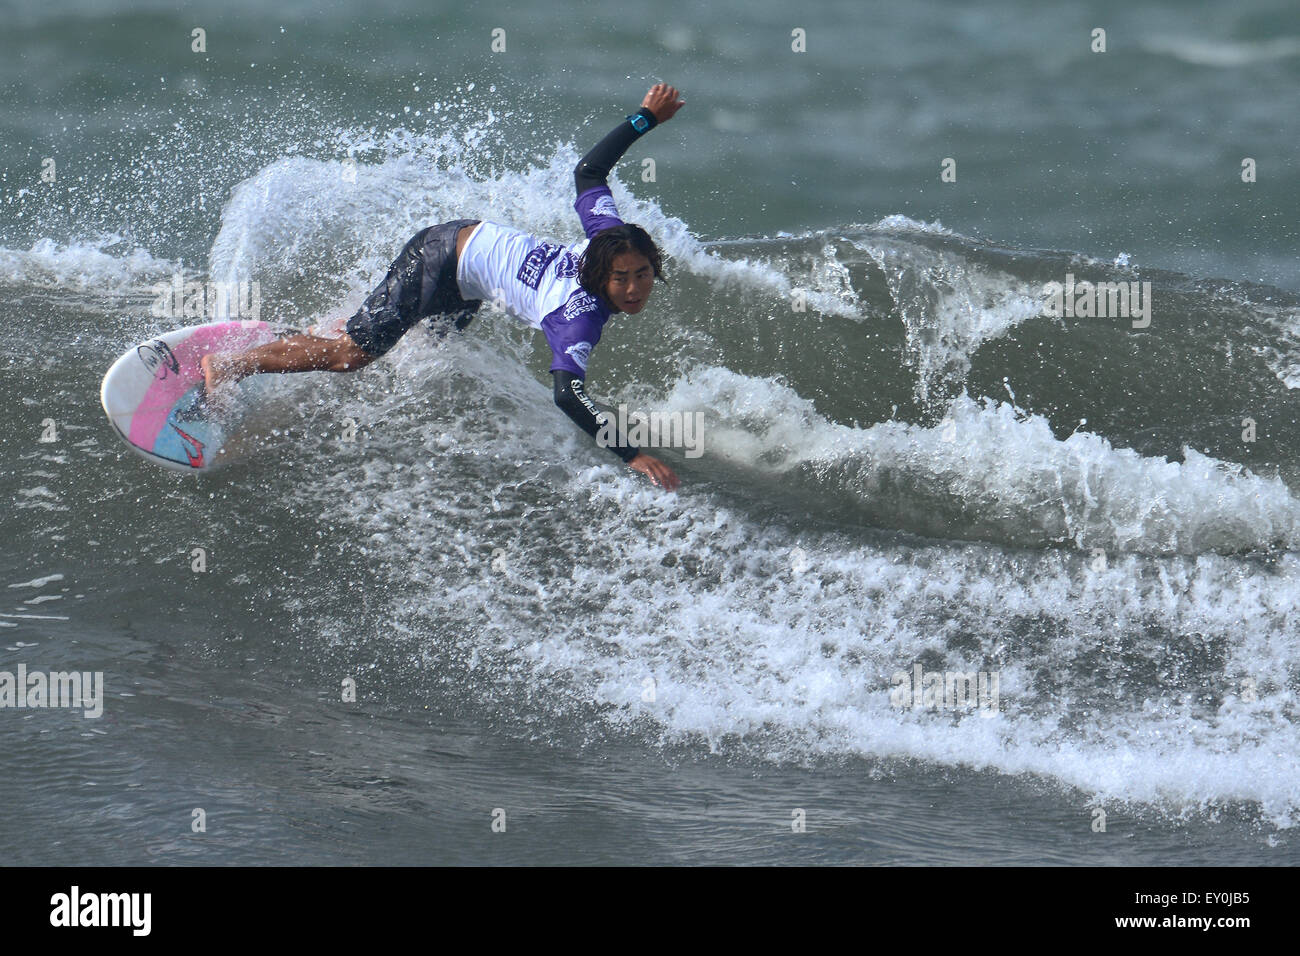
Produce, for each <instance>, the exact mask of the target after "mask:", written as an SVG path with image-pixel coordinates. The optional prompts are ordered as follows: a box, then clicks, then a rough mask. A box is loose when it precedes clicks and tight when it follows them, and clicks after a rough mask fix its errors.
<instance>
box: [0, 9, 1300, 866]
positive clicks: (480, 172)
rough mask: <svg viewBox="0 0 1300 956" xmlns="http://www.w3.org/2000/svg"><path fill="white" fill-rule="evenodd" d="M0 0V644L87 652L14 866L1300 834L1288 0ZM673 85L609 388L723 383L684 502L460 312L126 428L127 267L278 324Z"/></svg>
mask: <svg viewBox="0 0 1300 956" xmlns="http://www.w3.org/2000/svg"><path fill="white" fill-rule="evenodd" d="M0 10H2V11H3V12H2V13H0V16H2V17H3V23H4V29H3V30H0V80H2V81H3V87H4V90H5V97H4V99H5V108H4V110H3V111H0V323H3V328H4V330H5V334H4V335H3V336H0V408H3V410H4V416H3V417H4V421H3V424H0V502H3V508H4V512H3V524H2V526H0V539H2V540H3V545H2V547H0V604H2V605H3V607H2V608H0V671H3V670H8V671H14V670H16V668H17V667H18V665H19V664H25V665H26V666H27V667H28V668H29V669H44V670H65V669H75V670H80V671H102V672H103V673H104V680H105V687H106V698H105V703H104V714H103V716H102V717H100V718H99V719H88V718H85V717H83V716H82V715H81V714H80V712H76V711H60V710H34V709H22V710H20V709H13V708H9V709H0V806H2V807H3V809H0V856H2V857H3V859H4V861H5V862H6V863H28V864H38V863H69V862H75V863H85V864H127V863H145V864H151V863H156V864H172V863H184V864H190V863H203V864H262V863H270V864H279V863H312V864H323V863H349V864H351V863H360V864H372V863H386V864H391V863H399V864H421V863H520V864H541V863H626V864H637V863H746V864H770V863H811V862H828V863H885V864H888V863H908V864H917V863H920V864H968V865H992V864H1001V863H1029V864H1057V863H1069V864H1171V865H1184V864H1209V863H1215V864H1230V865H1231V864H1243V865H1254V864H1285V865H1295V864H1296V863H1297V862H1300V849H1298V848H1297V841H1296V839H1295V835H1294V826H1295V825H1296V824H1297V822H1300V713H1298V712H1297V696H1296V695H1297V690H1298V689H1300V672H1298V670H1297V654H1298V652H1300V499H1298V498H1297V492H1296V489H1297V488H1298V487H1300V484H1298V483H1300V450H1298V449H1300V393H1297V391H1296V389H1297V386H1300V277H1298V276H1297V270H1296V249H1297V228H1298V227H1297V222H1300V189H1297V188H1296V184H1297V173H1300V163H1297V159H1296V142H1297V131H1296V128H1295V122H1296V119H1295V110H1294V109H1293V108H1292V107H1293V105H1294V103H1295V102H1297V86H1300V15H1298V13H1297V10H1296V8H1295V6H1294V4H1292V3H1289V2H1284V0H1276V2H1270V0H1245V2H1239V3H1235V4H1231V5H1226V4H1212V3H1185V2H1177V3H1175V2H1168V3H1163V2H1151V0H1142V2H1140V3H1131V2H1123V3H1121V2H1113V0H1108V2H1099V3H1093V4H1089V5H1087V6H1086V7H1081V6H1074V5H1070V6H1066V5H1050V6H1045V5H1043V4H1039V3H1036V2H1030V0H990V2H986V3H981V4H978V5H966V4H956V3H951V4H949V3H916V4H892V3H888V4H887V3H851V2H831V3H817V4H810V5H805V6H803V7H801V8H799V9H797V10H795V9H792V8H791V7H790V6H789V5H788V4H783V3H774V2H766V0H764V2H752V0H747V2H743V3H742V2H732V3H709V4H705V5H699V4H691V3H684V2H666V3H660V4H654V5H646V4H635V5H634V4H630V3H622V2H620V3H611V4H603V5H596V4H576V3H574V4H561V3H548V4H542V5H534V4H530V5H525V4H522V3H513V2H512V3H506V4H496V5H492V4H478V5H465V4H449V3H443V4H438V3H429V2H427V0H421V2H414V0H375V2H372V3H368V4H364V5H361V4H338V3H317V2H312V3H306V2H293V0H290V2H284V3H279V4H276V5H275V6H274V8H273V9H272V8H268V7H266V6H265V5H263V4H260V3H256V2H251V0H237V2H228V3H223V4H221V5H216V4H194V5H190V6H189V7H187V8H185V9H179V10H178V9H176V8H175V7H174V6H173V5H171V4H166V3H147V2H146V3H141V2H132V3H129V4H128V3H113V2H108V0H82V2H62V0H54V2H49V3H44V4H40V5H33V4H6V5H4V6H3V7H0ZM1099 27H1100V28H1103V29H1104V30H1105V34H1106V51H1105V52H1104V53H1098V52H1093V51H1092V49H1091V47H1092V46H1093V43H1094V40H1093V31H1094V29H1096V28H1099ZM196 28H201V29H202V30H203V31H204V34H203V37H204V44H205V47H206V49H205V50H204V51H203V52H195V51H194V50H193V49H192V46H193V45H194V43H195V39H194V34H193V33H192V31H193V30H194V29H196ZM796 29H799V30H802V31H804V35H805V36H806V51H805V52H795V51H793V50H792V48H791V47H792V43H793V42H794V40H793V38H792V31H794V30H796ZM496 30H502V31H504V34H496V37H497V38H498V46H499V40H500V38H501V37H502V36H503V37H504V43H505V49H504V50H499V51H497V52H494V51H493V49H492V47H493V42H494V31H496ZM659 80H666V81H669V82H672V83H674V84H675V85H677V86H679V87H680V88H681V89H682V90H683V91H684V95H685V98H686V100H687V105H686V107H685V108H684V109H683V110H682V112H681V113H679V114H678V116H677V118H676V119H674V120H673V121H672V122H671V123H669V124H667V125H665V126H664V127H662V128H661V129H657V130H655V131H654V132H653V133H651V134H650V135H649V136H647V137H646V138H644V139H642V140H641V141H640V142H639V143H637V144H636V145H635V146H634V147H633V149H632V151H631V152H630V153H629V155H628V157H627V158H626V159H625V160H624V162H623V163H622V164H621V165H620V167H619V168H618V171H617V175H616V181H615V183H614V192H615V195H616V198H617V200H618V202H619V205H620V208H621V210H622V211H623V213H624V217H625V218H626V219H628V220H630V221H636V222H639V223H641V224H642V225H644V226H645V227H646V228H648V229H649V230H650V231H651V233H652V234H654V235H655V236H656V237H657V239H658V240H659V241H660V242H661V245H662V247H663V248H664V249H665V251H666V252H667V253H668V269H667V277H668V280H669V281H668V284H667V285H666V286H660V287H659V289H658V291H657V292H656V293H655V299H654V301H653V302H652V303H651V305H650V307H649V308H648V309H647V310H646V311H645V312H643V313H642V314H641V315H639V316H636V317H616V318H615V319H614V320H613V321H612V322H611V323H610V325H609V326H608V327H607V329H606V332H605V337H604V339H603V341H602V342H601V344H600V347H599V348H598V349H597V351H596V353H595V354H594V356H593V359H592V363H591V366H590V375H591V378H590V382H591V389H592V391H593V392H594V394H595V395H596V397H597V398H598V399H599V400H601V401H603V402H605V403H607V404H609V405H611V406H612V405H615V404H617V403H619V402H626V403H628V404H629V405H631V406H632V407H635V408H640V409H644V410H654V411H660V412H673V411H679V412H683V413H686V414H695V413H700V414H702V415H703V416H704V422H705V431H704V446H703V450H704V453H703V455H702V456H700V457H698V458H688V457H686V456H685V455H684V454H683V453H682V452H681V451H680V450H671V449H669V450H665V451H663V452H662V457H663V458H664V460H665V461H667V462H668V463H669V464H670V466H671V467H673V468H674V469H675V470H677V472H678V473H679V474H680V476H681V477H682V479H683V485H682V487H681V489H680V490H679V491H678V492H677V493H675V494H668V493H665V492H663V491H661V490H659V489H656V488H654V487H652V486H651V485H649V484H648V483H647V482H646V481H645V480H643V479H642V478H640V477H639V476H637V475H635V474H634V473H632V472H630V471H629V470H627V469H626V468H624V467H623V466H621V465H620V464H619V462H617V461H616V460H615V459H614V458H613V457H612V456H611V455H609V454H608V453H607V452H604V451H602V450H600V449H598V448H595V447H594V446H592V444H591V443H590V442H589V441H588V440H587V438H586V436H585V435H583V434H582V433H581V432H579V431H578V430H577V429H576V428H574V426H573V425H572V424H571V423H570V422H569V421H568V420H567V419H566V418H565V417H564V416H563V415H562V414H561V413H559V411H558V410H557V409H555V407H554V406H553V405H552V404H551V401H550V383H549V376H548V375H547V371H546V370H547V366H548V358H549V356H548V353H547V351H546V349H545V346H544V343H543V342H542V340H541V338H540V336H535V335H534V334H533V333H531V332H530V331H529V330H528V329H527V328H525V327H524V326H522V325H521V324H520V323H518V322H516V321H514V320H513V319H511V318H509V317H508V316H506V315H504V314H503V313H500V312H495V311H493V310H491V309H490V308H489V309H485V310H484V312H483V313H481V316H480V319H479V320H478V321H476V322H475V323H474V325H472V326H471V327H470V329H469V330H468V331H467V333H466V334H464V335H462V336H459V337H454V338H453V339H452V340H450V341H448V342H445V343H442V344H437V343H435V342H434V341H433V339H432V338H431V337H430V336H428V335H427V334H425V332H424V331H423V330H417V331H416V332H413V333H411V334H410V335H408V336H407V338H406V339H404V340H403V342H402V343H401V344H400V346H399V347H398V348H397V349H396V350H395V351H394V352H393V353H391V355H390V356H389V357H388V358H387V359H386V360H384V361H383V362H380V363H377V364H375V365H372V366H370V367H369V368H367V369H366V370H365V371H364V372H361V373H359V374H356V375H347V376H342V375H335V376H331V375H328V374H326V373H315V374H308V375H301V376H293V377H285V378H281V379H276V380H275V381H273V382H270V383H268V386H267V392H266V394H265V395H264V397H263V400H262V402H261V403H260V404H259V407H258V409H257V412H256V414H255V416H254V419H253V421H252V422H251V423H250V426H249V427H250V431H249V434H248V436H247V440H246V445H245V448H244V449H243V453H242V454H241V456H240V457H238V459H237V460H235V461H234V462H233V463H231V464H229V465H228V466H226V467H225V468H223V469H220V470H218V471H216V472H213V473H212V474H209V475H205V476H201V477H199V478H187V477H185V476H178V475H174V474H171V473H169V472H165V471H163V470H161V469H158V468H156V467H154V466H152V465H150V464H148V463H146V462H144V461H143V460H141V459H140V458H138V457H137V456H135V455H134V454H132V452H131V451H130V450H129V449H128V448H126V446H125V445H123V444H122V443H121V442H120V441H118V439H117V438H116V437H115V435H114V434H113V432H112V430H111V428H110V427H109V424H108V422H107V421H106V419H105V417H104V414H103V412H102V410H101V409H100V407H99V402H98V388H99V383H100V379H101V378H102V376H103V374H104V372H105V371H106V370H107V368H108V366H109V365H110V364H111V363H112V361H113V360H114V358H115V357H116V356H117V355H118V354H119V353H121V352H123V351H125V350H126V349H128V348H130V347H131V346H133V345H134V344H135V343H137V342H139V341H141V340H143V339H146V338H148V337H150V336H152V335H154V334H156V333H159V332H162V331H166V330H167V329H169V328H171V327H174V326H176V325H180V324H187V323H186V322H184V321H177V320H174V319H165V318H159V317H157V316H155V315H153V314H151V311H150V308H151V304H152V303H153V302H154V301H155V299H156V298H157V296H156V295H155V293H154V292H153V288H154V286H155V285H156V284H158V283H165V282H169V281H171V279H172V277H173V276H174V275H175V274H177V273H183V274H184V275H185V277H186V278H187V279H190V280H193V281H205V280H213V281H225V280H232V281H256V282H258V283H259V287H260V291H261V317H262V318H264V319H271V320H274V321H279V322H283V323H286V324H290V325H295V326H299V327H302V326H308V325H311V324H314V323H318V322H328V321H331V320H337V319H339V318H342V317H345V316H347V315H349V314H350V313H351V312H352V311H353V310H355V308H356V307H357V305H358V304H359V303H360V301H361V299H362V298H363V297H364V295H365V293H366V292H367V291H368V290H369V289H370V288H371V287H372V286H373V285H374V284H375V283H376V281H377V280H378V279H379V278H380V277H381V276H382V275H383V272H384V269H385V268H386V266H387V264H388V262H389V261H390V260H391V259H392V258H393V256H394V255H395V254H396V253H397V251H398V250H399V249H400V248H401V246H402V244H403V243H404V242H405V240H406V239H407V238H408V237H409V236H410V235H411V234H412V233H414V232H415V231H416V230H418V229H419V228H422V227H423V226H425V225H428V224H431V223H434V222H440V221H444V220H448V219H453V218H462V217H472V218H488V219H493V220H496V221H501V222H506V223H509V224H513V225H516V226H519V227H522V228H526V229H528V230H530V231H533V232H535V233H538V234H539V235H546V236H550V237H554V238H558V239H562V240H564V241H570V240H573V239H576V238H578V237H579V235H580V232H579V226H578V223H577V220H576V217H575V216H574V215H573V212H572V208H571V203H572V200H573V194H572V188H573V187H572V177H571V170H572V167H573V165H574V163H575V162H576V160H577V158H578V156H579V155H580V154H581V153H582V152H583V151H584V150H585V149H586V148H587V147H588V146H589V145H590V144H591V143H593V142H595V140H596V139H598V138H599V137H600V136H602V135H604V133H605V132H607V130H608V129H609V128H611V127H612V126H613V125H614V124H615V123H616V122H618V121H619V120H620V119H621V117H622V116H624V115H625V114H626V113H629V112H631V111H633V110H634V109H635V108H636V106H637V105H638V104H639V102H640V98H641V96H642V95H643V93H644V92H645V90H646V88H647V87H648V86H649V85H651V84H652V83H654V82H656V81H659ZM647 158H650V159H653V160H654V176H653V178H652V179H651V178H649V177H648V175H647V170H648V167H647V166H646V165H645V164H644V163H643V161H644V160H645V159H647ZM945 159H952V160H954V161H955V168H956V181H955V182H944V181H942V180H941V172H942V164H943V162H944V160H945ZM1245 159H1251V160H1253V161H1254V166H1255V169H1256V181H1255V182H1249V183H1248V182H1243V179H1242V169H1243V166H1242V163H1243V160H1245ZM48 160H52V161H53V162H52V165H51V163H49V162H47V161H48ZM51 171H52V172H53V176H52V181H48V180H49V179H51V176H50V175H49V173H50V172H51ZM43 173H45V176H44V177H43V175H42V174H43ZM1067 274H1072V275H1074V276H1075V277H1076V278H1077V279H1087V280H1090V281H1126V282H1130V281H1137V282H1150V283H1151V288H1152V298H1151V304H1152V313H1151V322H1150V325H1149V327H1147V328H1143V329H1134V328H1133V327H1132V323H1131V322H1129V321H1128V320H1127V319H1104V318H1096V317H1087V318H1075V317H1064V318H1052V317H1048V316H1044V315H1043V314H1042V305H1043V301H1044V297H1043V293H1042V289H1043V285H1044V283H1047V282H1051V281H1058V282H1064V281H1065V280H1066V276H1067ZM796 294H798V295H801V296H802V297H803V300H804V301H805V302H806V303H807V307H806V309H805V310H804V311H797V310H796V309H795V308H794V303H795V301H796V298H797V295H796ZM1246 420H1249V422H1250V423H1251V424H1247V421H1246ZM351 428H355V431H356V435H355V438H354V440H351V441H349V440H346V438H347V437H349V436H351V431H349V429H351ZM43 439H45V440H43ZM195 549H202V555H203V562H202V566H203V568H204V570H202V571H196V570H194V568H195V567H196V564H195V560H196V559H195V557H194V555H195V553H196V551H195ZM917 665H920V666H921V667H922V669H923V670H924V671H926V672H941V673H942V672H962V673H967V672H980V671H983V672H985V673H988V674H994V673H995V674H997V675H998V677H999V698H998V702H997V704H998V706H997V709H996V710H995V711H991V712H989V713H982V712H981V711H980V709H979V708H977V709H974V710H972V709H969V708H967V709H961V708H957V709H942V708H926V707H919V708H899V707H898V706H896V704H895V702H894V701H892V700H891V691H892V690H893V689H894V685H893V675H895V674H896V673H898V672H906V673H911V672H912V671H913V668H914V667H916V666H917ZM347 680H351V681H354V682H355V685H356V688H357V700H356V701H355V702H351V701H344V700H343V699H342V697H343V693H342V688H343V683H344V681H347ZM196 810H202V811H203V814H202V817H203V819H204V821H205V826H206V830H203V831H201V832H195V829H194V820H195V819H196V816H195V811H196ZM498 811H501V812H498ZM798 811H802V817H800V815H799V813H798ZM1102 815H1104V820H1105V831H1104V832H1099V830H1098V826H1097V825H1098V821H1099V820H1100V819H1103V816H1102ZM801 819H802V820H803V821H804V824H805V832H795V831H796V830H797V829H798V827H796V826H792V823H798V822H799V820H801ZM494 820H495V821H497V822H498V827H497V829H500V826H499V823H500V821H501V820H504V821H505V830H504V832H496V831H495V830H494V828H493V823H494Z"/></svg>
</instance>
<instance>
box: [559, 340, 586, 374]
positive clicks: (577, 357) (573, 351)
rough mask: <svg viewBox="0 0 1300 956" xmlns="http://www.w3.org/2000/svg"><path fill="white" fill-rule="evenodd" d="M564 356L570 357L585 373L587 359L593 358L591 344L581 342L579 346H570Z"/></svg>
mask: <svg viewBox="0 0 1300 956" xmlns="http://www.w3.org/2000/svg"><path fill="white" fill-rule="evenodd" d="M564 354H565V355H568V356H570V357H571V358H572V359H573V360H574V361H575V362H577V363H578V368H580V369H582V370H583V371H584V372H585V371H587V359H589V358H591V343H590V342H579V343H578V344H577V345H570V346H569V347H568V348H567V349H565V350H564Z"/></svg>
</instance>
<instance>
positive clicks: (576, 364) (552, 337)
mask: <svg viewBox="0 0 1300 956" xmlns="http://www.w3.org/2000/svg"><path fill="white" fill-rule="evenodd" d="M603 319H604V315H603V312H602V310H601V308H600V304H599V303H598V302H597V301H596V299H595V298H593V297H592V296H590V295H588V294H587V293H586V292H576V293H574V294H573V296H571V297H570V298H569V301H568V302H566V303H565V304H564V305H563V306H561V307H560V308H558V309H556V310H555V311H554V312H552V313H550V314H549V315H547V316H546V318H544V319H542V332H543V334H545V336H546V341H547V342H548V343H549V344H550V346H551V371H552V372H557V371H560V370H563V371H566V372H569V373H571V374H573V375H576V376H577V377H578V378H581V379H586V377H587V359H588V358H590V357H591V350H592V349H593V348H595V347H596V343H597V342H599V341H600V332H601V329H602V327H603V326H604V324H605V323H604V321H603Z"/></svg>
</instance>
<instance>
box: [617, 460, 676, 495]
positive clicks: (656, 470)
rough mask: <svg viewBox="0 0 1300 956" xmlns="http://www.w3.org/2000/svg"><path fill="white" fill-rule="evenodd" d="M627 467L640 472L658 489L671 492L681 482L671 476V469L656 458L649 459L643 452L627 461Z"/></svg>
mask: <svg viewBox="0 0 1300 956" xmlns="http://www.w3.org/2000/svg"><path fill="white" fill-rule="evenodd" d="M627 466H628V467H629V468H634V469H636V470H637V471H639V472H641V474H643V475H645V476H646V477H647V478H649V479H650V480H651V481H653V482H654V483H655V484H656V485H658V486H659V487H660V488H666V489H667V490H669V491H673V490H675V489H676V488H677V486H678V485H680V484H681V480H680V479H679V478H678V477H677V476H676V475H674V474H673V470H672V469H671V468H669V467H668V466H667V465H665V464H664V463H663V462H662V461H660V460H659V459H658V458H651V457H650V456H649V455H647V454H646V453H645V452H641V454H639V455H637V456H636V457H635V458H633V459H632V460H631V461H629V462H628V463H627Z"/></svg>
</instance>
